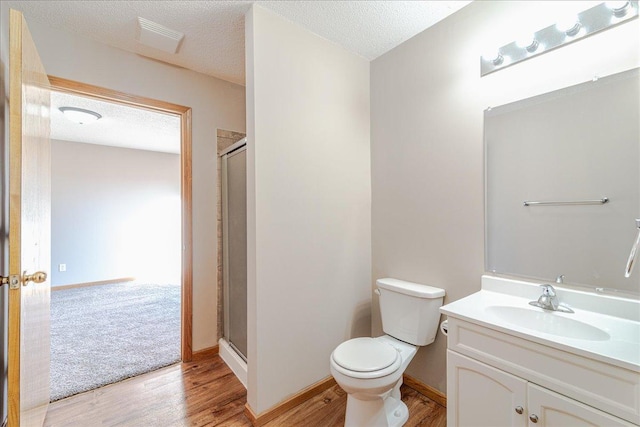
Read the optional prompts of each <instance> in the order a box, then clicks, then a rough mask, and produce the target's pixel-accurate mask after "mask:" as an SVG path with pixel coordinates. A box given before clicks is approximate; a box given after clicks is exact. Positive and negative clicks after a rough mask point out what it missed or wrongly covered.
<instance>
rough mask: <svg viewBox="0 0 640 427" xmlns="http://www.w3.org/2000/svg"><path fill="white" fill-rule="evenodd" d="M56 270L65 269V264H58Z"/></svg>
mask: <svg viewBox="0 0 640 427" xmlns="http://www.w3.org/2000/svg"><path fill="white" fill-rule="evenodd" d="M58 271H67V264H58Z"/></svg>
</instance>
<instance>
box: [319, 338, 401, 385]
mask: <svg viewBox="0 0 640 427" xmlns="http://www.w3.org/2000/svg"><path fill="white" fill-rule="evenodd" d="M331 360H332V362H333V363H334V367H335V368H336V370H338V371H339V372H341V373H342V374H344V375H347V376H349V377H352V378H380V377H383V376H386V375H389V374H392V373H393V372H395V371H397V370H398V369H399V368H400V365H401V364H402V357H401V356H400V353H399V352H398V350H396V348H394V347H393V346H391V345H390V344H388V343H385V342H383V341H380V340H378V339H376V338H367V337H363V338H354V339H351V340H348V341H345V342H343V343H342V344H340V345H339V346H338V347H336V349H335V350H334V351H333V353H332V354H331Z"/></svg>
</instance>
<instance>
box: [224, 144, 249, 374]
mask: <svg viewBox="0 0 640 427" xmlns="http://www.w3.org/2000/svg"><path fill="white" fill-rule="evenodd" d="M246 178H247V167H246V146H243V147H241V148H239V149H237V150H235V151H233V152H231V153H228V154H225V155H224V156H223V157H222V243H223V255H222V259H223V267H222V268H223V294H224V306H223V310H224V333H225V338H226V340H227V342H228V343H229V344H230V345H231V347H232V348H233V349H234V350H235V351H236V352H237V353H238V354H239V355H240V356H241V357H242V358H243V359H244V360H245V361H246V360H247V179H246Z"/></svg>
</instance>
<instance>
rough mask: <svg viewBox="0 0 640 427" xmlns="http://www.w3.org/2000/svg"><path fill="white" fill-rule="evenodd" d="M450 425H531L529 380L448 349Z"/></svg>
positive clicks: (448, 407) (448, 411)
mask: <svg viewBox="0 0 640 427" xmlns="http://www.w3.org/2000/svg"><path fill="white" fill-rule="evenodd" d="M447 390H448V391H449V392H448V398H447V426H449V427H458V426H470V427H471V426H473V427H485V426H486V427H506V426H518V427H524V426H526V425H527V415H526V414H527V407H526V401H527V396H526V394H527V382H526V381H525V380H523V379H522V378H518V377H515V376H513V375H511V374H507V373H506V372H503V371H500V370H498V369H495V368H492V367H491V366H488V365H485V364H484V363H481V362H478V361H475V360H473V359H469V358H468V357H465V356H462V355H460V354H458V353H455V352H452V351H451V350H447Z"/></svg>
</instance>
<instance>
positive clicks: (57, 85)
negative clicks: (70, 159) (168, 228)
mask: <svg viewBox="0 0 640 427" xmlns="http://www.w3.org/2000/svg"><path fill="white" fill-rule="evenodd" d="M49 82H50V84H51V90H52V91H56V92H64V93H69V94H73V95H81V96H85V97H89V98H95V99H100V100H103V101H108V102H113V103H116V104H122V105H126V106H130V107H135V108H143V109H146V110H150V111H155V112H160V113H169V114H174V115H177V116H179V117H180V174H181V184H180V199H181V205H182V209H181V212H182V219H181V220H182V280H181V282H182V283H181V295H182V296H181V315H180V316H181V343H180V348H181V350H180V357H181V360H182V361H183V362H189V361H191V359H192V357H193V347H192V342H193V337H192V331H193V324H192V322H193V320H192V319H193V315H192V313H193V232H192V230H193V225H192V157H191V142H192V141H191V108H190V107H185V106H183V105H178V104H172V103H170V102H165V101H160V100H156V99H151V98H145V97H142V96H137V95H131V94H127V93H124V92H118V91H115V90H111V89H106V88H103V87H99V86H94V85H90V84H86V83H80V82H76V81H73V80H68V79H64V78H61V77H56V76H51V75H49Z"/></svg>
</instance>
